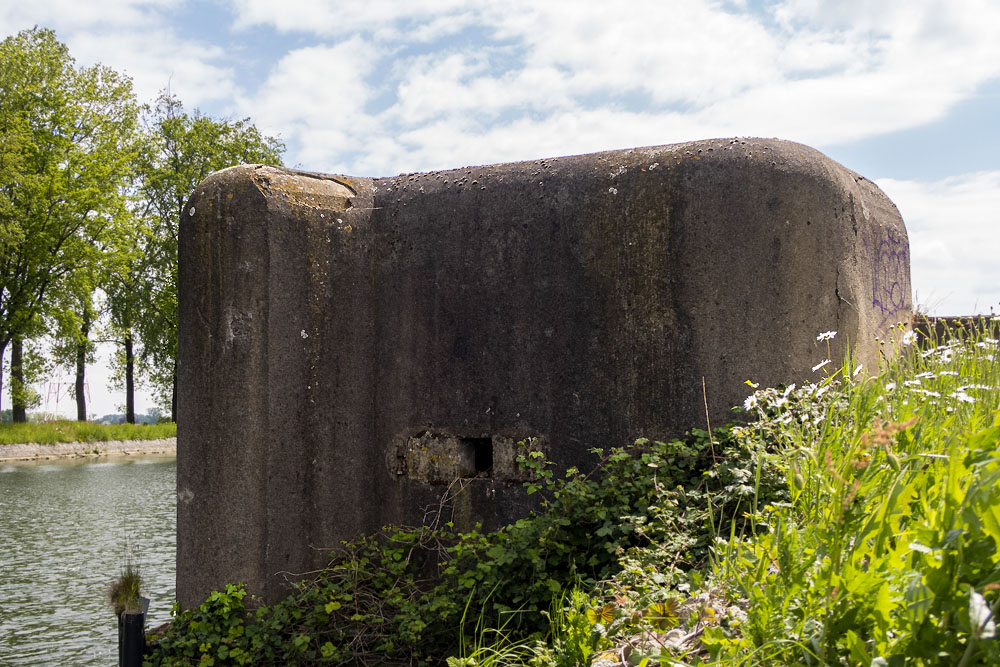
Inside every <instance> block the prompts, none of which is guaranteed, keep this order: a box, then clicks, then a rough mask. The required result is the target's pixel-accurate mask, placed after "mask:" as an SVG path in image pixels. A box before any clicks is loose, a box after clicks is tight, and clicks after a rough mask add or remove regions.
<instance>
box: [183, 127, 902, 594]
mask: <svg viewBox="0 0 1000 667" xmlns="http://www.w3.org/2000/svg"><path fill="white" fill-rule="evenodd" d="M184 211H185V215H184V217H183V220H182V224H181V238H180V251H179V252H180V275H179V290H180V338H179V389H180V390H179V396H180V398H179V410H178V414H179V423H178V556H177V558H178V563H177V565H178V566H177V579H178V581H177V593H178V599H179V601H180V603H181V605H182V606H184V607H192V606H195V605H197V604H199V603H200V602H201V600H202V599H203V598H204V597H205V596H206V595H207V594H208V593H209V592H210V591H211V590H213V589H217V588H220V587H223V586H224V585H225V584H226V583H227V582H232V581H242V582H245V583H246V584H247V586H248V588H249V589H250V590H251V591H253V592H255V593H257V594H260V595H262V596H263V598H264V599H265V600H274V599H276V598H278V597H280V596H281V595H282V593H283V588H282V585H283V584H282V582H283V581H284V577H283V575H281V574H279V573H285V572H291V573H296V572H307V571H311V570H314V569H315V568H316V567H317V566H319V565H322V564H323V561H324V560H325V558H326V553H325V551H324V549H326V548H332V547H336V546H337V545H338V544H339V543H340V541H341V540H344V539H350V538H352V537H354V536H356V535H358V534H359V533H362V532H371V531H374V530H376V529H378V528H379V527H380V526H382V525H385V524H389V523H397V524H398V523H415V522H419V521H422V520H423V519H424V517H425V512H426V511H427V510H428V508H432V507H434V506H436V505H437V504H439V503H440V499H441V494H442V492H444V491H446V490H447V489H449V486H450V485H451V484H452V482H454V481H455V480H461V481H462V484H463V485H465V486H466V488H467V489H468V492H469V494H468V495H467V496H465V498H466V499H465V500H461V501H456V504H455V506H454V511H455V513H456V517H457V519H458V520H460V521H468V522H475V521H484V522H485V523H487V524H488V525H498V524H502V523H504V522H506V521H510V520H513V519H516V518H517V517H518V516H520V515H522V514H523V513H524V512H526V511H527V510H528V508H529V507H530V505H529V501H528V500H527V499H526V498H525V496H524V491H523V489H522V488H521V484H522V482H523V479H522V478H521V477H519V476H520V475H522V474H523V473H521V472H519V471H518V469H517V467H516V465H515V462H516V454H517V443H518V442H520V441H522V440H525V439H526V438H536V440H535V442H536V443H540V444H541V445H542V446H543V448H544V451H545V455H546V457H547V458H548V459H550V460H552V461H554V462H555V463H556V464H557V465H558V466H560V467H566V466H571V465H575V466H578V467H580V468H586V467H588V466H589V465H590V464H591V462H592V461H591V454H589V450H590V448H591V447H609V446H615V445H622V444H626V443H628V442H631V441H632V440H633V439H634V438H636V437H639V436H646V437H650V438H667V437H671V436H673V435H677V434H680V433H683V432H684V431H685V430H688V429H690V428H692V427H696V426H697V427H704V423H705V405H704V399H703V394H702V387H703V381H704V386H705V387H707V400H708V409H709V414H710V417H711V420H712V423H713V424H714V425H721V424H723V423H725V422H726V421H727V420H728V419H729V418H730V417H731V416H732V412H731V407H732V406H733V405H738V404H740V403H742V401H743V399H744V397H745V396H746V387H745V385H744V381H745V380H754V381H756V382H760V383H762V384H765V385H777V384H780V383H790V382H798V383H803V382H806V383H807V382H811V381H816V380H820V379H822V377H823V376H822V374H821V372H819V373H814V372H813V371H812V367H813V366H815V365H816V364H817V363H818V362H819V361H822V360H823V359H825V358H826V357H827V356H828V349H827V343H826V342H819V341H817V340H816V335H817V334H818V333H819V332H822V331H830V330H834V331H838V335H837V337H836V338H835V339H834V340H833V341H831V342H832V345H831V348H830V349H829V356H830V357H831V358H832V359H833V360H834V362H835V363H836V362H837V361H838V360H839V359H842V358H843V355H844V354H845V353H846V352H847V351H848V347H850V349H851V350H852V351H853V352H854V353H856V355H857V359H858V361H859V362H860V363H863V364H865V365H866V367H868V368H876V367H877V365H878V358H877V354H878V346H877V343H876V337H880V338H882V339H885V338H889V337H892V336H894V335H897V334H898V333H899V330H898V329H896V328H895V327H894V325H895V324H896V323H897V322H909V321H910V316H911V310H912V307H911V300H910V283H909V255H908V252H909V250H908V242H907V236H906V230H905V228H904V226H903V221H902V219H901V218H900V216H899V213H898V211H897V210H896V208H895V206H894V205H893V204H892V202H891V201H889V200H888V199H887V198H886V197H885V195H884V194H883V193H882V192H881V191H880V190H879V189H878V188H877V187H876V186H875V185H874V184H872V183H871V182H870V181H868V180H866V179H865V178H863V177H861V176H859V175H858V174H856V173H854V172H852V171H850V170H848V169H846V168H844V167H843V166H841V165H839V164H837V163H835V162H833V161H832V160H830V159H828V158H826V157H825V156H823V155H822V154H820V153H818V152H817V151H815V150H813V149H811V148H808V147H806V146H802V145H800V144H794V143H791V142H785V141H778V140H760V139H745V140H731V139H726V140H710V141H699V142H691V143H686V144H676V145H671V146H659V147H650V148H638V149H631V150H624V151H613V152H608V153H599V154H594V155H584V156H576V157H566V158H557V159H547V160H536V161H533V162H523V163H517V164H503V165H492V166H484V167H470V168H464V169H456V170H451V171H444V172H434V173H425V174H407V175H403V176H398V177H394V178H384V179H370V178H353V177H347V176H331V175H326V174H315V173H308V172H301V171H293V170H288V169H280V168H275V167H267V166H261V165H245V166H239V167H233V168H230V169H227V170H223V171H221V172H218V173H216V174H213V175H212V176H210V177H209V178H208V179H206V181H205V182H204V183H202V184H201V185H200V186H199V187H198V189H197V191H196V192H195V193H194V195H193V196H192V198H191V200H190V201H189V202H188V204H187V205H186V206H185V207H184Z"/></svg>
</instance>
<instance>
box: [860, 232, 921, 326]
mask: <svg viewBox="0 0 1000 667" xmlns="http://www.w3.org/2000/svg"><path fill="white" fill-rule="evenodd" d="M884 233H885V236H884V237H883V238H878V237H879V236H882V234H879V233H878V232H871V231H869V232H867V233H865V234H864V237H863V238H864V243H865V248H866V249H867V250H868V259H869V262H870V263H871V269H872V308H875V309H878V311H879V312H880V313H881V314H882V322H883V324H884V323H885V322H886V320H888V319H890V318H893V317H895V315H896V314H897V313H899V312H900V311H908V310H909V309H910V308H911V307H912V306H911V301H910V280H909V276H910V248H909V244H908V243H907V242H906V238H905V237H900V236H897V235H896V234H893V232H892V231H891V230H885V232H884Z"/></svg>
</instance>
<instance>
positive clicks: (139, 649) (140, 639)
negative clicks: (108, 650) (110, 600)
mask: <svg viewBox="0 0 1000 667" xmlns="http://www.w3.org/2000/svg"><path fill="white" fill-rule="evenodd" d="M139 599H140V601H141V603H142V611H139V612H137V613H130V612H127V611H123V612H122V613H121V616H119V617H118V665H119V667H142V654H143V653H144V652H145V651H146V612H147V611H149V598H139Z"/></svg>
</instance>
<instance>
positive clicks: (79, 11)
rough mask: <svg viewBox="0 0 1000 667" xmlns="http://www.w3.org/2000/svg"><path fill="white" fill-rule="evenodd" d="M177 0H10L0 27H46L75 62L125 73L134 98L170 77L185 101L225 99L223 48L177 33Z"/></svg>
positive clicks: (228, 76)
mask: <svg viewBox="0 0 1000 667" xmlns="http://www.w3.org/2000/svg"><path fill="white" fill-rule="evenodd" d="M184 4H185V0H107V1H106V2H102V3H100V6H96V5H95V4H94V3H90V2H80V1H79V0H39V1H36V2H18V3H10V6H8V7H6V8H3V9H0V34H13V33H16V32H18V31H19V30H24V29H27V28H31V27H32V26H33V25H39V26H44V27H48V28H52V29H53V30H55V31H56V37H57V38H58V39H59V40H60V41H62V42H63V43H65V44H66V45H67V47H68V48H69V51H70V54H71V55H72V56H73V57H74V58H75V59H76V61H77V64H78V65H80V66H90V65H93V64H96V63H100V64H102V65H105V66H107V67H111V68H112V69H115V70H117V71H119V72H122V73H124V74H127V75H128V76H129V77H131V78H132V81H133V84H134V88H135V93H136V98H137V99H138V100H139V101H140V102H151V101H152V100H153V99H155V97H156V95H157V94H158V93H159V91H160V90H162V89H164V88H166V87H167V86H168V84H169V85H170V88H171V92H172V93H174V94H176V95H177V96H178V97H180V99H181V100H182V101H183V102H184V103H185V105H186V106H188V107H199V106H204V105H208V104H211V103H213V102H223V103H224V102H225V101H227V100H229V99H231V98H232V97H233V95H234V94H235V83H234V70H233V67H232V65H230V64H229V62H228V60H229V54H227V52H226V51H225V49H224V48H223V47H222V46H221V45H218V44H207V43H205V42H203V41H200V40H196V39H191V38H189V37H187V36H185V35H184V33H183V30H182V29H180V27H179V26H177V25H175V24H173V23H171V21H170V16H171V15H172V13H174V12H175V11H178V10H179V9H180V8H181V7H182V6H183V5H184Z"/></svg>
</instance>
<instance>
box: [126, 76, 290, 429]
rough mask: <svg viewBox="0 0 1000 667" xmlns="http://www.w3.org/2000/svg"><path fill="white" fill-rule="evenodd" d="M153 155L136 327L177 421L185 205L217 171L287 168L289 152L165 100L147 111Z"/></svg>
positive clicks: (148, 160)
mask: <svg viewBox="0 0 1000 667" xmlns="http://www.w3.org/2000/svg"><path fill="white" fill-rule="evenodd" d="M145 126H146V133H147V138H146V140H145V145H146V146H147V151H146V152H145V153H144V154H143V156H142V157H141V159H140V161H139V164H140V186H139V196H140V198H141V200H142V202H143V204H144V208H143V213H144V217H145V219H146V220H147V224H148V228H149V230H150V234H149V237H148V240H147V243H146V244H145V248H144V250H145V252H144V253H143V255H144V261H143V266H142V268H141V271H142V278H141V283H142V284H141V287H140V289H139V290H138V293H139V294H141V296H142V303H143V304H144V309H145V312H144V314H143V316H142V317H141V318H140V319H139V321H138V322H137V325H138V326H137V333H138V336H139V338H140V339H141V342H142V355H143V358H144V361H145V362H146V364H147V366H148V368H149V369H150V376H151V378H150V379H151V380H152V383H153V385H154V387H156V388H157V389H158V390H159V393H160V397H161V400H162V401H163V402H164V403H167V402H168V397H169V405H170V414H171V419H174V420H175V419H176V416H177V233H178V225H179V223H180V218H181V214H182V208H183V206H184V202H185V201H187V198H188V197H189V196H190V195H191V193H192V192H193V191H194V189H195V186H197V185H198V183H200V182H201V181H202V180H204V179H205V178H206V177H207V176H208V175H209V174H211V173H212V172H213V171H217V170H219V169H223V168H225V167H230V166H232V165H235V164H246V163H266V164H274V165H280V164H281V153H282V152H283V151H284V149H285V147H284V144H282V143H281V142H280V141H279V140H278V139H275V138H273V137H268V136H265V135H263V134H261V132H260V131H259V130H258V129H257V128H256V126H254V125H253V123H251V122H250V119H248V118H245V119H243V120H238V121H229V120H216V119H212V118H209V117H207V116H203V115H201V114H200V113H199V112H198V111H195V112H194V113H193V114H188V113H186V112H185V111H184V107H183V105H182V104H181V102H180V100H179V99H177V98H176V97H174V96H172V95H170V94H169V93H162V94H161V95H160V97H159V98H158V99H157V100H156V104H154V105H151V106H147V107H146V108H145Z"/></svg>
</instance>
